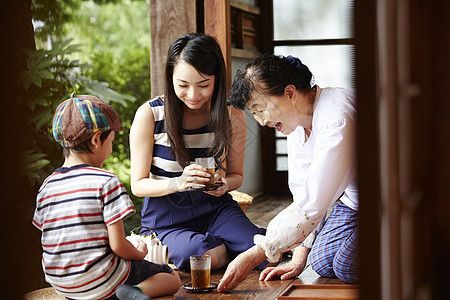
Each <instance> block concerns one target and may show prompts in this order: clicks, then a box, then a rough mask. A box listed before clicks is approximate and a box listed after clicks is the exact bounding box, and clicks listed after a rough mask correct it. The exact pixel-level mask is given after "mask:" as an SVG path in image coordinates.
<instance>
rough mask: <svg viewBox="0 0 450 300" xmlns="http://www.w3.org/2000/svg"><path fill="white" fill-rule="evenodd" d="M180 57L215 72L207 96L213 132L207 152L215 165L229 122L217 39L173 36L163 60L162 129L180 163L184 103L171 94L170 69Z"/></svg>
mask: <svg viewBox="0 0 450 300" xmlns="http://www.w3.org/2000/svg"><path fill="white" fill-rule="evenodd" d="M180 60H183V61H185V62H187V63H188V64H190V65H191V66H193V67H194V68H195V69H196V70H197V71H198V72H200V73H201V74H205V75H208V76H211V75H215V85H214V93H213V95H212V98H211V111H210V120H209V124H208V126H209V128H210V130H211V131H212V132H214V142H213V145H212V147H211V148H210V151H209V153H208V155H209V156H214V157H215V158H216V162H217V164H218V165H220V164H222V162H223V161H224V160H225V157H226V154H228V150H229V147H230V135H231V130H230V128H231V125H230V117H229V114H228V109H227V104H226V69H225V62H224V59H223V56H222V51H221V50H220V46H219V44H218V43H217V41H216V40H215V39H214V38H213V37H211V36H208V35H203V34H198V33H191V34H186V35H184V36H182V37H180V38H178V39H177V40H175V41H174V42H173V43H172V45H171V46H170V48H169V51H168V55H167V63H166V74H165V75H166V91H165V96H164V102H165V104H164V114H165V126H166V132H167V135H168V138H169V142H170V145H171V148H172V152H173V154H174V155H175V159H176V160H177V162H178V163H179V164H180V165H181V166H182V167H185V166H187V165H189V162H190V158H189V149H188V148H187V146H186V143H185V141H184V139H183V114H184V105H185V104H184V103H183V102H182V101H181V100H180V99H179V98H178V97H177V95H176V94H175V89H174V86H173V71H174V68H175V66H176V64H177V63H178V62H179V61H180Z"/></svg>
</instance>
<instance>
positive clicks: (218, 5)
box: [204, 0, 231, 90]
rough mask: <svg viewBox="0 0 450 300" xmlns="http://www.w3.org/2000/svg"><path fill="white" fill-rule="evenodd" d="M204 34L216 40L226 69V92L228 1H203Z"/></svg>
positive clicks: (228, 61)
mask: <svg viewBox="0 0 450 300" xmlns="http://www.w3.org/2000/svg"><path fill="white" fill-rule="evenodd" d="M204 14H205V18H204V19H205V34H208V35H211V36H213V37H215V38H216V39H217V41H218V42H219V45H220V48H221V49H222V54H223V57H224V59H225V66H226V68H227V90H229V88H230V87H231V30H230V26H231V25H230V0H204Z"/></svg>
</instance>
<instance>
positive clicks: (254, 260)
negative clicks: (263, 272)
mask: <svg viewBox="0 0 450 300" xmlns="http://www.w3.org/2000/svg"><path fill="white" fill-rule="evenodd" d="M265 259H266V255H265V254H264V251H263V250H262V249H261V248H260V247H258V246H253V247H252V248H250V249H248V250H247V251H245V252H243V253H241V254H239V255H238V256H237V257H236V258H235V259H234V260H233V261H232V262H231V263H230V264H229V265H228V267H227V270H226V271H225V274H224V275H223V277H222V279H220V282H219V286H218V287H217V291H218V292H225V291H227V290H229V289H232V288H234V287H235V286H236V285H238V283H240V282H241V281H242V280H244V279H245V278H247V276H248V274H249V273H250V272H251V271H252V269H253V268H254V267H256V266H258V265H259V264H260V263H262V262H263V261H264V260H265Z"/></svg>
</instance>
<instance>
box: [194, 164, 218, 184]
mask: <svg viewBox="0 0 450 300" xmlns="http://www.w3.org/2000/svg"><path fill="white" fill-rule="evenodd" d="M195 163H196V164H197V165H200V166H202V167H204V168H206V172H208V173H209V174H211V177H210V178H209V181H207V182H205V186H212V185H214V183H215V181H214V169H215V167H216V162H215V160H214V157H197V158H196V159H195Z"/></svg>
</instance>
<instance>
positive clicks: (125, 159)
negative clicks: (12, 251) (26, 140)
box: [22, 0, 150, 231]
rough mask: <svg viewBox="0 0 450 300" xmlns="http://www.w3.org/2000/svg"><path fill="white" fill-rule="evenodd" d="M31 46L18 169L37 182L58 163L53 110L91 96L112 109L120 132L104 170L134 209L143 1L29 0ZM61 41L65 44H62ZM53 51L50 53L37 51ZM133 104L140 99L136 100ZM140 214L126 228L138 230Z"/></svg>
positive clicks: (143, 70) (144, 56) (143, 94)
mask: <svg viewBox="0 0 450 300" xmlns="http://www.w3.org/2000/svg"><path fill="white" fill-rule="evenodd" d="M32 4H33V5H32V14H33V20H34V21H35V22H34V24H35V36H36V45H37V47H38V49H39V50H37V51H32V52H24V53H23V54H22V59H24V60H25V61H26V62H27V70H26V71H25V72H24V74H23V77H22V84H23V85H24V87H26V89H27V95H26V97H24V100H23V102H24V104H25V105H26V107H27V109H28V110H30V114H29V115H30V120H28V122H30V125H31V126H30V131H32V132H31V134H29V136H33V137H34V138H33V139H32V141H30V145H29V147H27V148H28V149H30V150H29V151H27V152H26V153H23V156H24V163H23V167H24V171H25V172H26V174H27V175H28V177H29V179H30V180H31V181H32V182H33V183H40V181H42V180H43V178H45V177H46V176H47V175H48V174H49V173H50V172H51V171H53V170H54V169H55V168H56V167H58V166H60V165H61V164H62V157H61V147H60V146H59V145H57V144H56V143H55V142H54V140H53V137H52V133H51V130H50V129H51V120H52V118H53V114H54V111H55V109H56V106H57V105H58V104H59V103H61V102H62V101H63V100H65V99H67V98H68V97H69V96H70V93H71V92H72V91H77V94H91V95H94V96H97V97H99V98H101V99H103V100H105V101H108V100H112V101H111V102H110V104H111V105H112V106H113V107H114V109H115V110H116V111H117V113H118V115H119V118H120V121H121V123H122V125H123V127H124V131H123V132H120V133H119V134H117V135H116V139H115V141H114V144H113V153H112V155H111V156H110V157H109V158H108V159H107V161H106V162H105V163H104V167H105V168H106V169H108V170H110V171H112V172H114V173H116V174H118V176H119V178H120V179H121V181H122V182H123V183H124V185H125V187H126V188H127V191H128V192H129V194H130V196H131V197H132V200H133V202H134V204H135V206H136V208H137V210H138V212H139V211H140V207H141V205H142V199H141V198H137V197H134V196H133V195H132V194H131V190H130V153H129V148H130V147H129V131H130V128H131V123H132V120H133V117H134V114H135V112H136V110H137V108H138V106H139V105H140V104H141V103H142V102H143V101H145V100H147V99H148V98H149V96H150V13H149V11H150V1H149V0H138V1H131V0H94V1H92V0H91V1H86V0H69V1H63V0H32ZM62 41H64V42H62ZM47 48H51V49H52V50H43V49H47ZM136 99H139V101H136ZM139 223H140V216H139V214H135V215H134V216H132V217H131V218H129V219H127V220H126V222H125V226H126V229H127V231H128V230H129V229H131V228H130V227H133V226H134V227H137V226H138V225H139Z"/></svg>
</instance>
